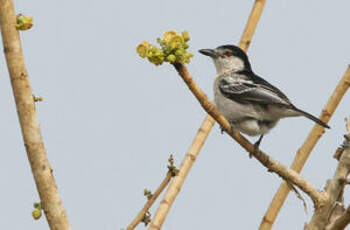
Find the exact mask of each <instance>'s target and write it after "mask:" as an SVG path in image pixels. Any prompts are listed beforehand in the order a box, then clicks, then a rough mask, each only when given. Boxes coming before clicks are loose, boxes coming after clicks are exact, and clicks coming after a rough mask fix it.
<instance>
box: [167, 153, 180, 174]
mask: <svg viewBox="0 0 350 230" xmlns="http://www.w3.org/2000/svg"><path fill="white" fill-rule="evenodd" d="M168 162H169V165H168V169H169V172H170V173H171V176H172V177H174V176H176V175H177V174H178V173H179V169H177V168H176V166H175V161H174V157H173V154H170V157H169V160H168Z"/></svg>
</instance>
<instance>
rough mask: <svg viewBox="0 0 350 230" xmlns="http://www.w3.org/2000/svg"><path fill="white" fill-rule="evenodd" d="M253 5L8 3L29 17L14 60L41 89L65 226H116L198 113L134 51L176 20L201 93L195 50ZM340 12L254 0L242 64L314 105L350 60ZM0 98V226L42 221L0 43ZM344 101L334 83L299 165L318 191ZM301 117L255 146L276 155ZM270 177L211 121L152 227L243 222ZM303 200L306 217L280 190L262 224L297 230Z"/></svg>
mask: <svg viewBox="0 0 350 230" xmlns="http://www.w3.org/2000/svg"><path fill="white" fill-rule="evenodd" d="M253 2H254V1H253V0H250V1H247V0H235V1H228V0H226V1H224V0H217V1H186V0H177V1H165V0H150V1H135V0H130V1H106V0H104V1H102V0H101V1H92V0H75V1H70V0H60V1H51V0H49V1H28V0H16V1H15V5H16V8H17V12H18V13H20V12H21V13H24V14H27V15H33V16H34V24H35V26H34V27H33V28H32V29H31V30H30V31H26V32H21V36H22V40H23V48H24V54H25V61H26V64H27V68H28V72H29V76H30V80H31V83H32V87H33V91H34V93H35V95H37V96H42V97H43V98H44V101H43V102H41V103H37V111H38V115H39V119H40V123H41V128H42V132H43V137H44V142H45V145H46V148H47V152H48V157H49V160H50V163H51V165H52V167H53V169H54V175H55V179H56V182H57V184H58V187H59V191H60V195H61V198H62V199H63V204H64V207H65V208H66V210H67V212H68V217H69V219H70V222H71V225H72V227H73V229H91V230H92V229H106V230H111V229H113V230H116V229H117V230H118V229H121V228H125V227H126V226H127V225H128V224H129V223H130V221H131V220H132V219H133V218H134V217H135V215H136V214H137V212H138V211H139V210H140V209H141V207H142V206H143V204H144V203H145V200H146V199H145V198H144V197H143V189H144V188H146V187H147V188H149V189H151V190H153V191H154V189H155V188H156V187H157V186H158V184H159V183H160V181H161V180H162V179H163V177H164V175H165V174H166V172H167V168H166V165H167V159H168V157H169V154H170V153H172V154H174V158H175V160H176V163H177V165H180V163H181V161H182V159H183V156H184V154H185V153H186V151H187V149H188V147H189V145H190V144H191V142H192V140H193V138H194V136H195V133H196V132H197V129H198V128H199V126H200V124H201V123H202V121H203V119H204V117H205V115H206V114H205V113H204V112H203V109H202V108H201V107H200V105H199V103H198V102H197V101H196V100H195V98H194V97H193V96H192V94H191V93H190V91H189V90H188V89H187V87H186V86H185V84H184V82H183V81H182V80H181V79H180V78H179V77H178V75H177V74H176V72H175V70H174V69H173V68H172V67H171V66H170V65H168V64H165V65H163V66H160V67H155V66H153V65H152V64H150V63H148V62H147V61H145V60H143V59H141V58H140V57H138V55H137V54H136V51H135V47H136V46H137V45H138V44H139V43H140V42H141V41H143V40H149V41H151V42H155V39H156V38H157V37H158V36H162V34H163V32H165V31H166V30H169V29H173V30H176V31H178V32H181V31H182V30H184V29H186V30H188V31H189V33H190V36H191V41H190V45H191V47H190V50H191V51H192V52H193V53H194V54H195V56H194V58H193V59H192V62H191V64H190V65H188V68H189V71H190V72H191V73H192V75H193V76H194V78H195V80H196V82H197V83H198V84H199V86H200V87H201V88H202V89H203V90H204V91H205V92H206V93H207V94H208V96H210V97H211V98H212V95H213V94H212V81H213V78H214V75H215V68H214V65H213V64H212V62H211V61H210V60H209V58H207V57H206V56H202V55H200V54H199V53H198V52H197V51H198V50H199V49H201V48H214V47H216V46H219V45H223V44H230V43H231V44H237V43H238V41H239V39H240V36H241V34H242V31H243V29H244V26H245V24H246V21H247V18H248V16H249V13H250V10H251V7H252V5H253ZM349 9H350V1H348V0H342V1H326V0H323V1H319V0H318V1H316V0H310V1H304V0H294V1H286V0H268V1H267V4H266V6H265V10H264V12H263V14H262V17H261V20H260V22H259V24H258V28H257V31H256V33H255V36H254V38H253V40H252V43H251V46H250V48H249V51H248V54H249V57H250V59H251V62H252V67H253V70H255V72H256V73H257V74H259V75H260V76H262V77H264V78H265V79H267V80H268V81H270V82H271V83H272V84H274V85H276V86H278V87H279V88H280V89H281V90H282V91H284V92H285V93H286V94H287V95H288V97H289V98H290V99H291V100H292V101H293V102H294V104H296V105H297V106H299V107H300V108H302V109H305V110H306V111H308V112H310V113H312V114H314V115H319V114H320V112H321V110H322V108H323V106H324V105H325V103H326V101H327V100H328V98H329V96H330V95H331V93H332V92H333V90H334V88H335V86H336V84H337V82H338V80H339V79H340V78H341V76H342V75H343V73H344V72H345V70H346V68H347V65H348V64H349V63H350V58H349V54H350V48H349V41H350V32H349V21H350V15H349ZM0 105H1V112H0V130H1V131H0V143H1V144H0V188H1V192H0V194H1V195H0V203H1V208H0V229H15V230H17V229H18V230H20V229H36V230H41V229H48V225H47V222H46V220H45V218H42V219H40V220H39V221H34V220H33V219H32V217H31V211H32V209H33V208H32V205H33V203H34V202H38V201H39V197H38V194H37V191H36V188H35V185H34V180H33V177H32V174H31V171H30V167H29V163H28V160H27V157H26V153H25V149H24V146H23V141H22V136H21V133H20V127H19V123H18V118H17V114H16V109H15V104H14V99H13V95H12V90H11V87H10V82H9V77H8V73H7V69H6V65H5V61H4V56H3V54H2V52H1V55H0ZM349 105H350V95H349V93H348V94H346V95H345V98H344V99H343V101H342V102H341V104H340V106H339V108H338V109H337V111H336V113H335V114H334V116H333V118H332V120H331V121H330V126H331V127H332V129H331V130H329V131H327V133H326V134H325V135H324V137H323V138H322V139H321V141H320V142H319V144H318V145H317V147H316V148H315V149H314V151H313V153H312V155H311V157H310V159H309V161H308V163H307V164H306V166H305V169H304V170H303V172H302V174H303V176H304V177H305V178H307V179H308V180H309V181H310V182H312V183H313V184H314V185H315V186H317V187H319V188H323V186H324V184H325V181H326V179H327V178H329V177H331V176H332V174H333V172H334V169H335V167H336V161H335V160H333V158H332V155H333V153H334V152H335V150H336V148H337V147H338V146H339V145H340V144H341V143H342V141H343V138H342V135H343V134H344V132H345V128H344V117H346V116H349V115H350V109H349ZM313 125H314V123H313V122H311V121H310V120H308V119H305V118H291V119H286V120H282V121H281V122H280V123H279V126H278V127H276V128H275V129H274V130H273V131H272V132H271V133H270V134H269V135H267V136H266V137H265V139H264V140H263V142H262V145H261V148H262V149H263V150H264V151H266V152H267V153H269V154H271V155H272V156H273V157H274V158H276V159H277V160H279V161H281V162H282V163H283V164H286V165H290V163H291V162H292V159H293V158H294V155H295V153H296V151H297V149H298V148H299V147H300V146H301V144H302V143H303V141H304V139H305V138H306V136H307V135H308V133H309V131H310V130H311V128H312V127H313ZM249 139H250V140H251V141H255V140H256V138H249ZM280 183H281V179H280V178H279V177H278V176H277V175H274V174H271V173H268V172H267V170H266V169H265V168H264V167H262V166H261V165H260V164H259V163H257V161H256V160H254V159H249V158H248V154H247V153H246V152H245V150H243V149H242V148H241V147H240V146H239V145H238V144H236V143H235V142H234V141H233V140H232V139H230V138H229V137H228V136H227V135H221V134H220V131H219V127H218V126H217V125H215V127H214V128H213V130H212V133H211V134H210V136H209V137H208V140H207V142H206V143H205V145H204V147H203V150H202V152H201V153H200V155H199V157H198V158H197V161H196V162H195V164H194V166H193V168H192V170H191V172H190V174H189V176H188V179H187V180H186V182H185V184H184V186H183V188H182V190H181V193H180V195H179V196H178V197H177V199H176V201H175V203H174V205H173V207H172V209H171V211H170V213H169V216H168V218H167V219H166V221H165V224H164V226H163V229H166V230H169V229H170V230H175V229H183V230H193V229H257V227H258V226H259V224H260V221H261V218H262V217H263V215H264V213H265V210H266V209H267V207H268V205H269V203H270V201H271V198H272V196H273V195H274V193H275V191H276V189H277V188H278V186H279V185H280ZM346 195H347V198H349V197H350V194H349V193H347V194H346ZM161 197H162V196H161ZM305 197H306V196H305ZM346 201H348V199H346ZM307 203H308V209H309V215H306V214H305V213H304V211H303V205H302V202H300V201H299V200H298V199H297V198H296V196H295V195H294V194H291V195H289V197H288V200H287V202H286V203H285V206H284V208H283V210H282V211H281V213H280V215H279V217H278V219H277V222H276V224H275V227H274V229H302V226H303V224H304V222H305V221H308V219H309V218H310V216H311V215H312V209H313V208H312V202H310V200H309V199H307ZM157 206H158V203H156V204H155V205H154V207H153V208H152V210H151V211H152V213H154V211H155V208H156V207H157ZM137 229H144V227H143V225H142V224H140V225H139V227H138V228H137Z"/></svg>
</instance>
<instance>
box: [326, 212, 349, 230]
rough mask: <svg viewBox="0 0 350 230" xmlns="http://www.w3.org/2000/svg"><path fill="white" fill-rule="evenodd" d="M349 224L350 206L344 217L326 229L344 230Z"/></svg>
mask: <svg viewBox="0 0 350 230" xmlns="http://www.w3.org/2000/svg"><path fill="white" fill-rule="evenodd" d="M349 223H350V206H349V207H348V208H347V209H346V210H345V212H344V213H343V215H341V216H340V217H338V218H337V219H336V220H335V221H334V223H333V224H332V225H331V226H329V227H327V228H326V230H344V229H345V227H346V226H347V225H348V224H349Z"/></svg>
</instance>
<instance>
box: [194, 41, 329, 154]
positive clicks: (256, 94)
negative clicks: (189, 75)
mask: <svg viewBox="0 0 350 230" xmlns="http://www.w3.org/2000/svg"><path fill="white" fill-rule="evenodd" d="M199 52H200V53H202V54H204V55H206V56H209V57H211V58H212V59H213V61H214V64H215V67H216V71H217V76H216V78H215V82H214V97H215V105H216V107H217V109H218V110H219V111H220V113H222V114H223V115H224V116H225V118H226V119H227V120H228V121H229V122H230V124H231V126H232V129H233V130H235V131H240V132H242V133H245V134H247V135H249V136H257V135H260V138H259V140H258V141H257V142H256V143H255V144H254V146H255V148H256V149H258V148H259V145H260V142H261V140H262V138H263V136H264V134H266V133H268V132H269V131H270V130H271V129H272V128H273V127H275V126H276V124H277V123H278V121H279V120H280V119H281V118H285V117H296V116H304V117H307V118H309V119H311V120H313V121H314V122H316V123H317V124H319V125H321V126H323V127H325V128H329V126H328V125H327V124H326V123H324V122H323V121H321V120H319V119H318V118H316V117H315V116H313V115H311V114H309V113H307V112H305V111H303V110H300V109H298V108H297V107H295V106H294V105H293V104H292V103H291V102H290V100H289V99H288V97H287V96H286V95H285V94H284V93H282V92H281V90H279V89H278V88H276V87H275V86H273V85H271V84H270V83H269V82H267V81H266V80H264V79H263V78H261V77H259V76H258V75H256V74H255V73H254V72H253V70H252V67H251V65H250V62H249V59H248V56H247V55H246V53H245V52H244V51H243V50H242V49H240V48H239V47H237V46H233V45H223V46H219V47H218V48H216V49H202V50H199Z"/></svg>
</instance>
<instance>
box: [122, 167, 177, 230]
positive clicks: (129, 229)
mask: <svg viewBox="0 0 350 230" xmlns="http://www.w3.org/2000/svg"><path fill="white" fill-rule="evenodd" d="M172 176H173V175H172V172H171V171H168V173H167V174H166V176H165V178H164V180H163V181H162V183H161V184H160V185H159V187H158V189H157V190H156V191H155V193H154V194H152V196H151V197H150V199H148V201H147V203H146V204H145V206H143V208H142V210H141V211H140V212H139V213H138V214H137V216H136V217H135V219H134V220H133V221H132V222H131V223H130V224H129V226H128V227H127V228H126V230H133V229H134V228H136V226H137V225H138V224H139V223H140V222H141V221H142V219H143V217H144V216H145V215H146V213H147V211H148V210H149V209H150V208H151V206H152V205H153V203H154V201H156V199H157V198H158V196H159V195H160V194H161V193H162V192H163V190H164V189H165V188H166V186H167V185H168V184H169V182H170V179H171V177H172Z"/></svg>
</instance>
